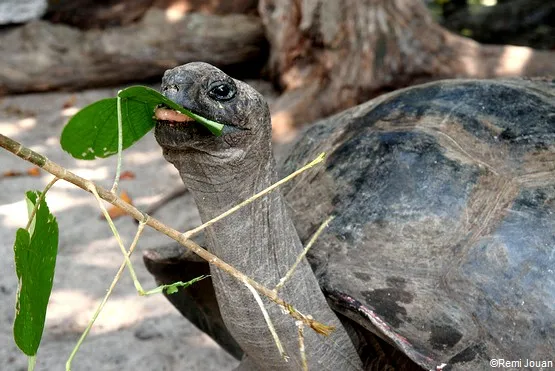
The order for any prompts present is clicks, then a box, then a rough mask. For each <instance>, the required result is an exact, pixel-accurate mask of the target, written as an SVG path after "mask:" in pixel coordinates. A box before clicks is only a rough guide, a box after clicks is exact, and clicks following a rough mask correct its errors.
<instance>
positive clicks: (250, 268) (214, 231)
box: [178, 155, 360, 370]
mask: <svg viewBox="0 0 555 371" xmlns="http://www.w3.org/2000/svg"><path fill="white" fill-rule="evenodd" d="M236 165H237V164H236ZM191 166H197V165H191V164H184V165H183V166H182V167H181V168H179V167H178V168H179V169H180V173H181V176H182V178H183V182H184V183H185V185H186V186H187V187H189V189H190V190H191V193H192V194H193V197H194V198H195V202H196V204H197V206H198V209H199V212H200V215H201V219H202V220H203V222H206V221H208V220H210V219H212V218H214V217H216V216H218V215H220V214H221V213H222V212H224V211H226V210H227V209H229V208H230V207H232V206H235V205H236V204H238V203H240V202H241V201H243V200H245V199H247V198H249V197H250V196H252V195H254V194H255V193H257V192H260V191H261V190H263V189H265V188H267V187H268V186H270V185H272V184H273V183H274V182H275V181H276V178H277V176H276V168H275V161H274V159H273V156H271V155H269V156H268V158H267V160H266V161H262V160H260V157H258V161H257V162H256V163H254V162H245V163H244V166H243V167H241V166H234V167H233V168H232V167H229V166H228V167H226V168H225V169H224V170H222V167H212V166H210V165H205V166H202V169H199V168H197V169H194V170H193V172H191ZM191 174H196V175H195V176H192V175H191ZM216 174H218V176H216ZM201 175H202V178H201V177H200V176H201ZM197 176H198V177H199V178H197ZM206 179H208V182H209V184H207V181H206ZM206 237H207V239H206V240H207V244H208V249H209V250H210V251H211V252H213V253H214V254H215V255H217V256H218V257H219V258H221V259H223V260H224V261H226V262H227V263H229V264H231V265H233V266H234V267H235V268H237V269H239V270H240V271H241V272H243V273H245V274H246V275H248V276H249V277H251V278H253V279H254V280H256V281H258V282H259V283H261V284H262V285H264V286H266V287H268V288H273V287H275V286H276V285H277V283H278V282H279V280H280V279H281V278H282V277H284V276H285V275H286V273H287V272H288V270H289V269H290V267H292V266H293V264H294V262H295V260H296V258H297V256H298V255H299V254H300V253H301V252H302V248H303V247H302V244H301V241H300V239H299V237H298V235H297V232H296V230H295V227H294V225H293V222H292V220H291V219H290V217H289V215H288V211H287V208H286V203H285V201H284V199H283V197H282V195H281V193H280V192H279V190H275V191H273V192H272V193H270V194H268V195H266V196H263V197H262V198H260V199H258V200H256V201H254V202H253V203H251V204H249V205H247V206H245V207H243V208H242V209H239V210H238V211H237V212H235V213H234V214H232V215H230V216H228V217H226V218H224V219H222V220H221V221H219V222H217V223H215V224H213V225H212V226H210V227H208V228H207V230H206ZM210 274H211V276H212V282H213V284H214V290H215V292H216V297H217V299H218V305H219V307H220V311H221V313H222V318H223V320H224V322H225V324H226V327H227V328H228V329H229V330H230V333H231V334H232V335H233V337H234V338H235V340H236V341H237V342H238V343H239V344H240V345H241V348H242V349H243V350H244V351H245V353H246V354H247V356H248V358H249V360H250V361H252V362H254V364H256V365H258V366H259V367H262V365H263V369H264V370H299V369H301V368H302V365H301V362H302V361H301V359H300V355H299V351H298V341H297V337H298V334H297V327H296V326H295V322H294V320H293V319H292V318H290V317H289V316H285V315H283V313H282V310H281V309H280V308H279V307H278V306H277V305H274V304H273V303H269V302H268V301H266V300H265V299H264V300H265V302H266V304H265V306H266V309H267V310H268V313H269V315H270V318H272V321H273V325H274V327H275V329H276V332H277V333H278V334H279V336H280V338H281V341H282V345H283V347H284V349H285V351H286V353H287V354H288V355H289V356H290V357H291V359H290V361H289V362H288V363H286V362H284V360H283V358H282V357H281V356H280V354H279V352H278V351H277V349H276V346H275V344H274V342H273V341H272V340H271V339H272V336H271V334H270V333H269V330H268V327H267V324H266V321H265V320H264V317H263V315H262V313H261V311H260V309H259V307H258V304H257V303H256V301H255V300H254V298H253V296H252V294H251V293H250V292H249V290H247V289H246V287H245V286H244V285H243V283H241V282H238V281H236V280H235V279H234V278H232V277H230V276H229V275H227V274H226V273H223V272H221V271H220V270H219V269H217V268H215V267H214V266H210ZM280 296H281V297H282V298H284V300H286V301H287V302H289V303H292V304H293V305H294V307H295V308H296V309H297V310H299V311H301V312H304V313H310V314H311V315H313V316H314V318H318V320H320V321H321V322H323V323H326V324H328V325H332V326H334V327H335V328H336V331H334V333H333V334H332V336H330V338H326V337H323V336H320V335H317V334H316V333H315V332H313V331H307V332H306V333H305V346H306V349H307V355H308V358H309V361H308V364H309V368H310V369H321V370H358V369H360V359H359V358H358V355H357V354H356V351H355V349H354V347H353V345H352V343H351V342H350V340H349V337H348V335H347V333H346V332H345V330H344V329H343V328H342V327H341V324H340V322H339V319H338V318H337V317H336V316H335V314H334V313H333V311H332V310H331V309H330V308H329V306H328V305H327V303H326V299H325V297H324V295H323V294H322V291H321V290H320V286H319V284H318V281H317V280H316V277H315V276H314V274H313V272H312V270H311V268H310V266H309V264H308V262H307V261H306V259H302V261H301V263H300V264H299V265H298V266H297V267H296V269H295V272H294V274H293V276H292V277H291V279H290V280H289V281H287V283H286V284H285V286H284V287H283V288H282V289H281V291H280Z"/></svg>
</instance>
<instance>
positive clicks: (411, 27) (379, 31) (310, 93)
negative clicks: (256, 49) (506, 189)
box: [259, 0, 555, 135]
mask: <svg viewBox="0 0 555 371" xmlns="http://www.w3.org/2000/svg"><path fill="white" fill-rule="evenodd" d="M259 13H260V15H261V17H262V21H263V23H264V24H265V26H266V36H267V37H268V39H269V41H270V45H271V49H270V50H271V54H270V61H269V67H270V72H271V74H272V76H273V78H274V79H275V80H276V81H277V83H278V84H279V85H280V86H281V88H282V89H284V92H285V94H283V95H282V97H281V98H280V99H278V101H277V102H276V103H275V104H274V106H273V107H272V108H273V120H274V129H275V132H276V134H277V135H280V134H281V133H284V132H286V131H287V130H289V129H291V128H292V127H294V125H295V124H299V123H305V122H309V121H313V120H315V119H318V118H320V117H324V116H328V115H330V114H332V113H335V112H337V111H339V110H342V109H344V108H347V107H350V106H353V105H355V104H358V103H360V102H363V101H366V100H368V99H369V98H371V97H373V96H375V95H377V94H379V93H382V92H384V91H388V90H391V89H396V88H399V87H403V86H407V85H410V84H415V83H421V82H424V81H429V80H434V79H442V78H457V77H473V78H486V77H498V76H520V75H543V74H550V73H551V74H553V73H555V63H553V61H554V60H555V53H550V52H538V51H534V50H532V49H530V48H526V47H515V46H493V45H490V46H487V45H480V44H479V43H477V42H475V41H472V40H470V39H467V38H464V37H460V36H457V35H455V34H453V33H451V32H449V31H447V30H445V29H444V28H442V27H441V26H439V25H438V24H436V23H435V22H434V21H433V19H432V17H431V15H430V14H429V12H428V10H427V8H426V7H425V5H424V3H423V2H422V1H421V0H347V1H331V0H330V1H328V0H302V1H301V0H280V1H276V0H260V3H259Z"/></svg>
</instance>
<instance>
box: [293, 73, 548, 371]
mask: <svg viewBox="0 0 555 371" xmlns="http://www.w3.org/2000/svg"><path fill="white" fill-rule="evenodd" d="M320 152H326V153H327V154H328V158H327V161H326V164H325V166H324V167H322V168H320V170H319V171H317V172H316V173H314V172H312V173H309V174H306V175H303V176H301V177H300V179H299V180H298V181H296V182H293V183H292V184H290V185H288V186H287V188H286V189H284V194H285V195H286V199H287V200H288V202H289V204H290V206H291V209H292V215H293V216H294V219H295V225H296V227H297V229H298V232H299V234H300V236H301V239H302V240H304V241H306V240H307V239H308V238H309V237H310V236H311V234H312V233H313V232H314V231H315V229H316V228H317V227H318V225H319V224H320V223H321V222H322V221H323V220H324V219H326V217H327V216H328V215H335V219H334V220H333V222H332V223H331V224H330V226H329V227H328V228H327V230H326V231H325V232H324V234H322V235H321V236H320V237H319V239H318V242H317V244H316V245H315V246H314V247H313V249H312V250H311V251H310V252H309V254H308V259H309V261H310V263H311V265H312V267H313V269H314V271H315V274H316V275H317V277H318V279H319V282H320V284H321V286H322V289H323V290H324V292H325V293H326V295H327V296H328V298H329V299H330V302H331V303H332V306H333V308H334V309H335V310H336V311H338V312H340V313H342V314H344V315H345V316H347V317H348V318H350V319H351V320H354V321H356V322H358V323H359V324H361V325H362V326H363V327H364V328H366V329H368V330H370V331H372V332H373V333H375V334H377V335H378V336H380V337H382V338H384V339H386V340H388V341H389V342H390V343H392V344H394V345H395V346H396V347H398V348H400V349H401V350H403V352H405V353H406V354H407V355H408V356H409V357H410V358H411V359H412V360H413V361H415V362H416V363H418V364H419V365H421V366H422V367H425V368H427V369H436V367H442V365H443V364H446V365H447V366H445V367H444V368H443V369H444V370H447V369H464V370H469V369H474V370H479V369H488V370H489V369H490V365H489V361H490V359H500V358H503V359H506V360H519V359H522V360H525V359H529V360H552V357H553V355H554V354H555V84H554V82H553V81H547V80H545V81H541V80H539V81H526V80H512V81H511V80H510V81H483V80H482V81H477V80H474V81H472V80H469V81H464V80H463V81H461V80H452V81H441V82H435V83H430V84H426V85H421V86H417V87H412V88H408V89H405V90H401V91H397V92H394V93H391V94H388V95H386V96H383V97H380V98H377V99H374V100H372V101H369V102H367V103H365V104H362V105H360V106H358V107H355V108H352V109H350V110H347V111H344V112H342V113H340V114H338V115H335V116H333V117H330V118H328V119H325V120H323V121H321V122H319V123H317V124H316V125H314V126H313V127H311V128H310V129H309V130H308V131H307V132H306V134H305V135H303V136H302V138H301V139H300V141H299V142H298V143H297V144H296V145H295V147H294V150H293V152H292V153H291V155H290V156H289V158H288V159H287V160H286V162H285V164H284V166H283V174H287V173H290V172H292V171H293V170H294V169H296V168H298V167H299V166H300V165H301V164H303V163H305V162H307V161H308V160H310V159H312V158H313V157H315V156H316V155H317V154H318V153H320Z"/></svg>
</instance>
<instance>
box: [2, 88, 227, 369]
mask: <svg viewBox="0 0 555 371" xmlns="http://www.w3.org/2000/svg"><path fill="white" fill-rule="evenodd" d="M115 94H116V89H104V90H94V91H87V92H83V93H78V94H71V93H48V94H32V95H22V96H15V97H6V98H3V99H1V100H0V132H1V133H2V134H4V135H8V136H10V137H12V138H14V139H16V140H18V141H20V142H21V143H23V144H24V145H25V146H28V147H31V148H32V149H34V150H36V151H38V152H40V153H42V154H44V155H46V156H47V157H48V158H50V159H51V160H53V161H55V162H57V163H59V164H61V165H63V166H65V167H67V168H68V169H70V170H71V171H73V172H75V173H77V174H78V175H81V176H83V177H85V178H88V179H91V180H94V181H95V182H98V183H99V184H101V185H103V186H104V187H107V188H109V187H110V186H111V182H112V178H113V175H114V168H115V167H114V164H115V159H106V160H96V161H77V160H74V159H72V158H71V157H70V156H69V155H68V154H66V153H65V152H63V151H62V149H61V148H60V146H59V135H60V133H61V130H62V127H63V125H64V123H65V122H66V121H67V119H68V117H70V116H71V115H72V114H74V113H75V111H76V109H77V108H79V107H83V106H84V105H86V104H88V103H91V102H93V101H95V100H97V99H100V98H104V97H110V96H112V97H113V96H115ZM72 97H74V98H72ZM72 99H75V104H74V106H73V107H70V108H64V103H66V102H68V101H71V100H72ZM30 167H31V165H30V164H28V163H26V162H24V161H22V160H20V159H19V158H17V157H15V156H14V155H12V154H10V153H8V152H6V151H4V150H1V149H0V173H4V172H6V171H10V170H14V171H25V170H27V169H28V168H30ZM123 170H129V171H132V172H133V173H134V174H135V175H136V178H135V179H132V180H124V181H122V182H121V186H120V187H121V188H122V189H124V190H126V191H127V192H128V193H129V194H130V196H131V197H132V199H133V202H134V204H135V205H136V206H138V207H139V208H141V207H142V208H144V207H146V206H147V205H149V204H151V203H152V202H155V201H156V200H158V199H160V198H161V197H162V196H163V195H164V194H166V193H168V192H170V191H171V190H173V189H175V188H176V187H177V186H178V185H179V184H180V180H179V177H178V174H177V172H176V170H175V169H174V168H173V167H172V166H171V165H170V164H168V163H166V162H165V161H164V159H163V158H162V155H161V150H160V148H159V147H158V146H157V144H156V143H155V140H154V138H153V135H152V134H151V133H150V134H148V135H147V136H146V137H145V138H144V139H142V140H141V141H140V142H139V143H137V145H136V146H134V147H133V148H132V149H130V150H128V151H126V154H125V157H124V167H123ZM50 179H51V176H50V175H49V174H47V173H45V172H44V171H42V172H41V176H40V177H29V176H23V177H2V178H0V241H1V242H0V253H1V256H2V259H1V260H0V272H1V275H0V299H1V300H0V362H1V365H2V366H0V369H2V370H10V371H11V370H26V368H27V360H26V357H25V356H23V354H22V353H21V352H20V351H19V350H18V348H17V347H16V345H15V343H14V341H13V338H12V323H13V319H14V303H15V295H16V290H17V280H16V275H15V271H14V263H13V249H12V246H13V241H14V237H15V231H16V230H17V228H19V227H23V226H24V225H25V223H26V219H27V215H26V207H25V205H24V201H23V196H24V192H25V191H26V190H31V189H39V190H40V189H43V188H44V186H45V185H46V184H47V183H48V182H49V180H50ZM47 202H48V205H49V206H50V209H51V211H52V212H53V213H54V214H55V216H56V217H57V219H58V223H59V226H60V241H59V254H58V260H57V267H56V275H55V279H54V288H53V292H52V296H51V298H50V303H49V307H48V314H47V321H46V327H45V331H44V336H43V340H42V344H41V348H40V350H39V353H38V361H37V368H36V369H37V370H62V369H63V368H64V364H65V361H66V359H67V357H68V355H69V354H70V352H71V349H72V348H73V346H74V345H75V343H76V341H77V339H78V337H79V336H80V334H81V333H82V331H83V330H84V328H85V326H86V324H87V322H88V321H89V319H90V317H91V315H92V313H93V312H94V310H95V309H96V307H97V305H98V304H99V302H100V300H101V299H102V297H103V295H104V293H105V291H106V289H107V288H108V286H109V284H110V282H111V280H112V278H113V276H114V274H115V273H116V271H117V269H118V267H119V265H120V263H121V261H122V257H121V253H120V251H119V249H118V247H117V245H116V242H115V240H114V238H113V236H112V234H111V232H110V230H109V227H108V225H107V224H106V223H105V221H104V220H102V219H101V218H100V211H99V210H98V206H97V204H96V201H95V199H94V198H93V197H92V196H91V195H89V194H88V193H86V192H84V191H82V190H80V189H78V188H76V187H75V186H73V185H71V184H69V183H66V182H63V181H60V182H58V183H57V184H56V185H55V186H54V188H53V189H52V190H50V192H49V193H48V196H47ZM157 217H158V218H160V219H161V220H162V221H164V222H166V223H168V224H169V225H171V226H172V227H174V228H176V229H179V230H186V229H189V228H191V227H193V226H195V225H197V223H198V222H199V220H198V216H197V214H196V210H195V207H194V204H193V202H192V200H191V198H190V196H184V197H182V198H181V199H179V200H177V201H174V202H173V203H171V204H170V205H168V206H167V207H165V208H164V209H163V210H162V211H161V212H159V213H158V214H157ZM116 226H117V228H118V229H119V231H120V234H121V235H122V237H123V238H124V240H125V242H126V243H127V244H129V243H130V242H131V240H132V238H133V236H134V234H135V231H136V225H135V224H134V223H133V222H132V220H131V219H130V218H129V217H124V218H120V219H117V221H116ZM168 242H170V240H169V238H167V237H165V236H162V235H160V234H158V233H157V232H155V231H154V230H150V229H148V228H147V229H146V230H145V233H144V235H143V237H142V239H141V241H140V242H139V246H138V251H137V253H136V254H134V256H133V258H132V261H133V263H134V264H135V267H136V270H137V274H138V277H139V279H140V281H141V282H142V284H143V286H144V287H145V288H153V287H154V281H153V279H152V277H151V276H150V274H149V273H148V272H147V271H146V269H145V267H144V266H143V264H142V258H141V249H144V248H148V247H151V246H157V245H160V244H165V243H168ZM236 364H237V362H236V361H235V360H234V359H233V358H232V357H231V356H230V355H228V354H227V353H226V352H225V351H223V350H222V349H221V348H220V347H219V346H218V345H216V344H215V343H214V342H213V341H212V340H211V339H210V338H209V337H208V336H206V335H204V334H203V333H201V332H200V331H199V330H197V329H196V328H195V327H194V326H193V325H191V324H190V323H189V322H188V321H187V320H185V319H184V318H182V317H181V316H180V315H179V314H178V313H177V311H176V310H175V309H174V308H173V307H172V306H171V305H170V304H169V303H168V302H167V301H166V299H165V298H164V297H162V296H161V295H156V296H150V297H147V298H144V297H139V296H137V294H136V292H135V290H134V287H133V285H132V282H131V279H130V278H129V276H128V274H125V275H124V277H123V279H122V280H121V281H120V283H118V285H117V287H116V289H115V291H114V294H113V296H112V298H111V299H110V301H109V303H108V304H107V306H106V308H105V309H104V312H103V313H102V314H101V316H100V318H99V319H98V321H97V323H96V325H95V326H94V328H93V330H92V332H91V333H90V335H89V337H88V339H87V340H86V341H85V343H84V344H83V346H82V348H81V350H80V352H79V353H78V355H77V357H76V358H75V360H74V363H73V368H72V370H75V371H86V370H95V371H101V370H121V371H124V370H132V371H149V370H157V371H161V370H207V371H209V370H229V369H232V368H233V367H235V366H236Z"/></svg>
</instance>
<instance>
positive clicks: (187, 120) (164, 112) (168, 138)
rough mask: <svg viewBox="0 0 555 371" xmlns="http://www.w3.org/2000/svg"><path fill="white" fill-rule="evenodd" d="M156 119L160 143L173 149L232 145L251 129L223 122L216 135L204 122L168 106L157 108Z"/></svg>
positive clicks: (156, 131)
mask: <svg viewBox="0 0 555 371" xmlns="http://www.w3.org/2000/svg"><path fill="white" fill-rule="evenodd" d="M186 109H187V108H186ZM187 110H189V109H187ZM189 111H191V110H189ZM191 112H192V113H193V114H194V115H196V116H198V117H201V118H204V119H208V120H211V119H210V118H207V117H204V116H203V115H199V114H197V113H196V112H193V111H191ZM154 119H155V120H156V129H155V134H156V135H155V136H156V139H157V140H158V143H159V144H160V145H161V146H162V147H168V148H173V149H184V148H190V149H194V148H196V149H199V150H202V149H208V148H212V147H214V146H218V143H220V142H225V143H227V144H228V145H230V144H231V143H233V141H235V140H236V139H237V137H241V136H243V134H247V133H249V131H250V130H249V129H247V128H241V127H238V126H235V125H231V124H228V123H222V125H223V128H222V130H221V133H220V135H216V134H214V133H213V132H212V131H211V130H210V129H208V127H207V126H205V125H204V124H203V123H202V122H199V121H197V120H195V119H194V118H192V117H189V116H187V115H186V114H184V113H181V112H179V111H175V110H173V109H171V108H166V107H159V108H157V109H156V110H155V113H154Z"/></svg>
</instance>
